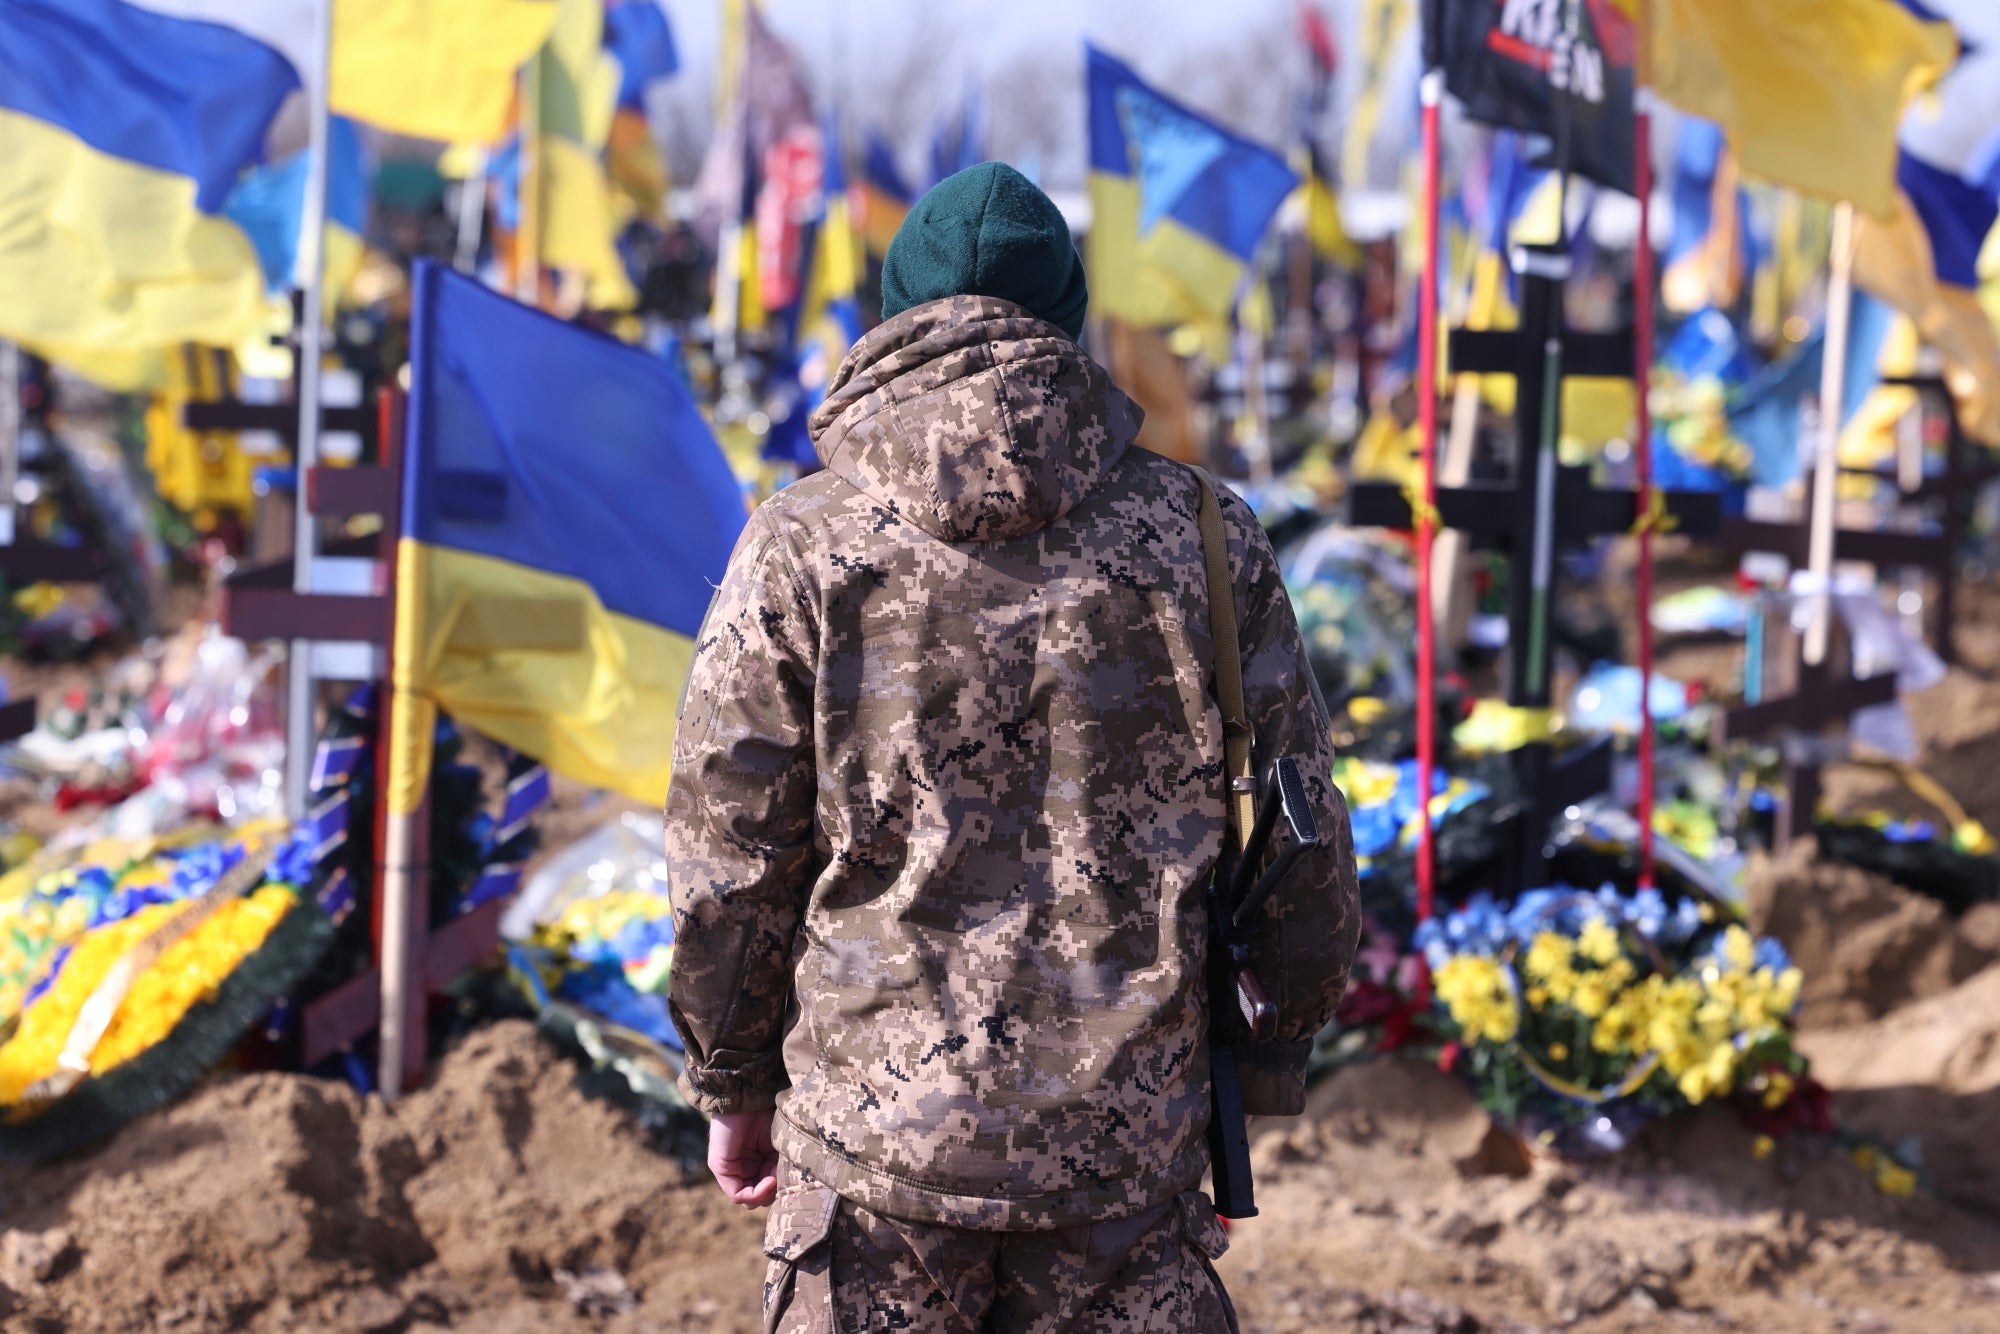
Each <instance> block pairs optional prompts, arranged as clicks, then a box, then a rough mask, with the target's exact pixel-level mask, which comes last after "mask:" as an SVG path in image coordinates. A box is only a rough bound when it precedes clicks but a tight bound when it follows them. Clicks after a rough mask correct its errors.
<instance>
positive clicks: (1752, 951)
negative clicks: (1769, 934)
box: [1722, 926, 1757, 973]
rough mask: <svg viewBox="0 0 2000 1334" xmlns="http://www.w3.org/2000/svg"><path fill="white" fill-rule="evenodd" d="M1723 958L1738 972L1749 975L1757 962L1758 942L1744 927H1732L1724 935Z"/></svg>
mask: <svg viewBox="0 0 2000 1334" xmlns="http://www.w3.org/2000/svg"><path fill="white" fill-rule="evenodd" d="M1722 957H1723V960H1724V961H1725V962H1726V963H1728V965H1729V966H1730V967H1731V968H1734V969H1735V970H1736V971H1737V972H1739V973H1747V972H1749V971H1750V969H1751V967H1752V965H1754V964H1755V963H1756V961H1757V942H1756V941H1755V940H1752V939H1751V938H1750V933H1749V932H1748V931H1745V930H1744V929H1743V928H1742V927H1740V926H1732V927H1730V928H1729V929H1728V930H1726V931H1724V932H1723V933H1722Z"/></svg>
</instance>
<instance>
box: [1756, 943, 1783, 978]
mask: <svg viewBox="0 0 2000 1334" xmlns="http://www.w3.org/2000/svg"><path fill="white" fill-rule="evenodd" d="M1752 966H1753V967H1757V968H1768V969H1770V970H1771V972H1772V973H1773V974H1777V973H1782V972H1784V971H1785V970H1786V969H1787V968H1790V967H1791V966H1792V958H1791V956H1790V955H1789V954H1786V953H1785V947H1784V946H1783V945H1781V944H1779V943H1778V941H1777V940H1776V938H1774V937H1771V936H1759V937H1758V938H1757V949H1756V953H1755V954H1754V956H1753V958H1752Z"/></svg>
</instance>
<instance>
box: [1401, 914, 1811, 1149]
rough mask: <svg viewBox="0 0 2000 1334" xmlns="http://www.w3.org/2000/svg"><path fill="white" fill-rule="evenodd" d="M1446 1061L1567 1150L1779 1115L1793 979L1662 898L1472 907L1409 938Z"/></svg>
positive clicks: (1787, 969)
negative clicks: (1663, 1127) (1734, 1118)
mask: <svg viewBox="0 0 2000 1334" xmlns="http://www.w3.org/2000/svg"><path fill="white" fill-rule="evenodd" d="M1414 943H1415V945H1416V947H1417V948H1418V949H1419V950H1420V951H1421V952H1422V954H1423V956H1424V959H1425V961H1426V963H1427V964H1428V966H1429V969H1430V973H1431V983H1432V988H1433V996H1434V1011H1433V1016H1432V1021H1433V1023H1434V1024H1435V1025H1436V1027H1437V1029H1438V1031H1439V1032H1440V1034H1441V1035H1442V1036H1443V1037H1444V1038H1445V1039H1446V1046H1445V1047H1444V1049H1443V1053H1442V1055H1441V1058H1440V1059H1441V1063H1443V1064H1445V1065H1446V1066H1448V1067H1449V1068H1452V1069H1454V1070H1456V1071H1457V1072H1458V1073H1460V1074H1462V1075H1464V1076H1465V1077H1466V1078H1467V1079H1468V1080H1470V1081H1471V1083H1472V1085H1473V1086H1474V1088H1475V1089H1476V1090H1477V1091H1478V1093H1479V1097H1480V1101H1481V1103H1482V1104H1483V1105H1484V1106H1485V1107H1486V1108H1487V1109H1488V1110H1489V1111H1490V1112H1492V1113H1493V1115H1494V1116H1495V1117H1496V1118H1498V1119H1499V1120H1500V1121H1502V1122H1503V1123H1505V1124H1508V1125H1510V1126H1515V1127H1517V1128H1520V1129H1522V1130H1524V1131H1527V1132H1528V1133H1531V1134H1535V1135H1537V1136H1538V1137H1540V1138H1543V1139H1544V1140H1545V1141H1546V1142H1549V1143H1552V1144H1554V1145H1555V1146H1556V1147H1558V1148H1562V1149H1566V1150H1567V1149H1580V1148H1585V1147H1595V1148H1599V1149H1612V1148H1616V1147H1619V1146H1621V1145H1622V1144H1623V1143H1624V1142H1625V1140H1626V1138H1628V1137H1629V1135H1630V1134H1631V1133H1632V1131H1633V1130H1634V1129H1636V1128H1637V1127H1638V1126H1639V1125H1641V1124H1643V1123H1645V1122H1646V1121H1649V1120H1652V1119H1654V1118H1657V1117H1659V1116H1662V1115H1666V1114H1668V1113H1671V1112H1674V1111H1677V1110H1679V1109H1681V1108H1684V1107H1689V1106H1694V1105H1698V1104H1701V1103H1704V1102H1708V1101H1710V1100H1712V1099H1717V1098H1725V1097H1734V1098H1737V1099H1739V1100H1744V1101H1747V1102H1748V1103H1750V1104H1751V1105H1753V1106H1756V1107H1761V1108H1763V1109H1765V1110H1767V1111H1773V1112H1775V1111H1778V1110H1779V1109H1781V1108H1783V1107H1784V1106H1785V1105H1786V1104H1787V1103H1788V1102H1789V1101H1791V1100H1792V1099H1793V1098H1794V1097H1795V1095H1796V1094H1797V1093H1798V1092H1799V1090H1800V1089H1801V1087H1802V1076H1803V1073H1804V1070H1805V1063H1804V1060H1803V1058H1801V1057H1800V1056H1799V1055H1798V1054H1797V1052H1796V1051H1795V1050H1794V1049H1793V1046H1792V1039H1791V1028H1790V1019H1791V1016H1792V1014H1793V1012H1794V1011H1795V1010H1796V1009H1797V1006H1798V999H1799V986H1800V976H1799V971H1798V969H1796V968H1794V967H1793V966H1792V965H1791V963H1790V961H1789V960H1788V959H1787V958H1786V956H1785V952H1784V949H1783V947H1782V946H1780V945H1779V944H1778V943H1777V942H1776V941H1774V940H1769V939H1762V940H1760V939H1757V938H1755V937H1753V936H1752V935H1751V933H1750V932H1749V931H1748V930H1747V929H1746V928H1745V927H1743V926H1742V925H1740V924H1739V923H1736V922H1734V921H1733V920H1730V919H1729V915H1728V914H1727V912H1726V911H1725V910H1722V909H1719V908H1718V907H1717V906H1715V905H1713V904H1710V903H1706V902H1702V901H1698V900H1697V899H1695V898H1692V897H1683V898H1680V899H1678V900H1676V901H1673V902H1671V903H1670V902H1669V901H1668V900H1667V898H1666V897H1665V896H1664V895H1662V894H1661V893H1660V892H1659V891H1657V890H1640V891H1638V892H1636V893H1631V894H1625V893H1620V892H1619V891H1617V890H1615V889H1613V888H1611V887H1609V886H1606V887H1605V888H1603V889H1601V890H1599V891H1597V892H1596V893H1594V894H1592V893H1588V892H1585V891H1582V890H1576V889H1570V888H1565V887H1556V888H1550V889H1539V890H1533V891H1530V892H1528V893H1526V894H1523V895H1521V896H1520V898H1519V899H1518V900H1517V901H1516V902H1515V903H1513V904H1512V905H1503V904H1501V903H1498V902H1496V901H1495V900H1494V899H1493V898H1492V897H1490V896H1488V895H1477V896H1474V897H1473V898H1472V899H1470V900H1468V901H1467V902H1466V903H1465V904H1463V905H1462V906H1460V907H1458V908H1456V909H1454V910H1453V911H1452V912H1451V913H1449V914H1448V915H1446V916H1444V917H1442V918H1436V919H1433V920H1431V921H1428V922H1425V923H1424V924H1423V925H1421V926H1420V927H1418V929H1417V932H1416V935H1415V940H1414Z"/></svg>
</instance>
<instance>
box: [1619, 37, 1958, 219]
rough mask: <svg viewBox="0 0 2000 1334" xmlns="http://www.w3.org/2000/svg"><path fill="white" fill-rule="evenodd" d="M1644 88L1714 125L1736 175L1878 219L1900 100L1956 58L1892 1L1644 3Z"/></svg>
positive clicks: (1953, 44) (1948, 42)
mask: <svg viewBox="0 0 2000 1334" xmlns="http://www.w3.org/2000/svg"><path fill="white" fill-rule="evenodd" d="M1647 18H1648V21H1649V32H1648V34H1647V37H1648V41H1649V44H1650V49H1651V59H1652V70H1651V73H1652V79H1651V81H1652V86H1653V89H1654V91H1655V92H1657V93H1658V94H1659V95H1660V96H1661V97H1662V98H1664V99H1665V100H1666V101H1668V102H1671V103H1673V104H1674V105H1675V106H1677V107H1680V108H1681V109H1682V110H1684V111H1690V112H1693V113H1694V114H1695V115H1697V116H1702V117H1705V118H1706V119H1708V120H1712V121H1715V122H1716V123H1717V124H1719V125H1721V126H1722V127H1723V129H1724V130H1726V131H1727V132H1728V134H1729V139H1730V143H1731V145H1732V146H1733V147H1734V148H1735V150H1736V154H1737V158H1738V160H1739V161H1740V162H1741V164H1742V167H1743V170H1744V171H1746V172H1751V173H1754V174H1755V175H1758V176H1763V177H1766V178H1768V179H1770V180H1773V181H1776V182H1777V183H1779V184H1781V185H1788V186H1791V187H1792V188H1793V189H1796V190H1802V191H1805V192H1806V193H1808V194H1815V195H1821V196H1824V197H1826V198H1830V199H1845V200H1851V201H1852V202H1853V203H1854V204H1855V205H1856V206H1857V207H1859V208H1861V209H1863V210H1865V211H1867V212H1869V213H1871V214H1874V215H1875V216H1877V217H1887V216H1888V215H1889V214H1890V212H1891V211H1892V210H1893V208H1894V207H1895V176H1896V126H1897V122H1898V121H1899V120H1900V119H1901V117H1902V110H1903V106H1904V104H1905V103H1906V102H1907V101H1908V100H1909V99H1910V97H1911V96H1912V95H1913V94H1915V93H1916V92H1918V91H1919V90H1921V89H1922V88H1923V87H1925V86H1926V85H1927V84H1929V83H1930V82H1932V81H1933V80H1935V79H1936V78H1937V77H1938V76H1939V75H1940V74H1942V73H1943V72H1944V71H1945V70H1946V69H1947V68H1949V67H1950V65H1951V63H1952V61H1953V60H1955V59H1956V58H1957V55H1958V39H1957V37H1956V36H1955V35H1954V34H1953V32H1952V28H1951V25H1950V24H1949V23H1946V22H1925V21H1923V20H1921V19H1919V18H1917V17H1916V16H1915V15H1913V14H1911V13H1910V12H1909V11H1908V10H1906V9H1904V8H1903V7H1902V6H1901V5H1899V4H1896V3H1895V0H1649V3H1648V5H1647Z"/></svg>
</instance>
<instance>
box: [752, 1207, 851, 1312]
mask: <svg viewBox="0 0 2000 1334" xmlns="http://www.w3.org/2000/svg"><path fill="white" fill-rule="evenodd" d="M839 1209H840V1197H839V1196H838V1195H836V1194H834V1193H833V1192H832V1191H831V1190H829V1189H828V1188H827V1187H825V1186H821V1185H817V1184H813V1185H799V1186H787V1187H785V1188H784V1189H783V1190H780V1191H779V1192H778V1198H777V1199H776V1200H774V1201H773V1202H772V1204H771V1216H770V1218H769V1219H768V1220H766V1221H765V1224H764V1254H765V1255H766V1256H768V1257H770V1261H771V1264H770V1268H769V1269H768V1270H767V1271H766V1273H765V1276H764V1334H835V1330H834V1320H833V1246H832V1243H831V1238H832V1236H833V1220H834V1218H835V1216H836V1215H837V1214H838V1212H839Z"/></svg>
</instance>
